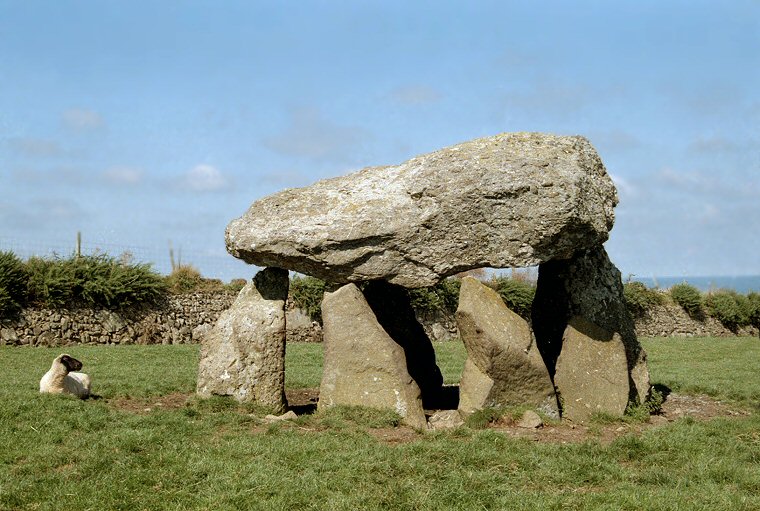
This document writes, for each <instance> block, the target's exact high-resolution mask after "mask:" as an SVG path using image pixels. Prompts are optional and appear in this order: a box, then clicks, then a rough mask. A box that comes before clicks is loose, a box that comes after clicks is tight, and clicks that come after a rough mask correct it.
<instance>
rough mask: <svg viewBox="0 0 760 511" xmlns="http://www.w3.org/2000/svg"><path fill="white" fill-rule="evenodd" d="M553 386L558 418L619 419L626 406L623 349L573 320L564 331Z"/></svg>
mask: <svg viewBox="0 0 760 511" xmlns="http://www.w3.org/2000/svg"><path fill="white" fill-rule="evenodd" d="M554 383H555V384H556V385H557V390H558V391H559V394H560V400H561V402H562V417H564V418H566V419H570V420H572V421H575V422H586V421H587V420H589V419H590V418H591V416H592V415H593V414H595V413H605V414H608V415H613V416H617V417H621V416H622V415H623V413H625V408H626V406H627V405H628V390H629V389H628V362H627V361H626V355H625V346H624V345H623V340H622V339H621V337H620V335H619V334H617V333H612V332H609V331H606V330H604V329H603V328H600V327H599V326H597V325H594V324H593V323H591V322H589V321H587V320H585V319H583V318H581V317H574V318H572V319H571V320H570V323H569V324H568V326H567V329H566V330H565V333H564V335H563V339H562V352H561V353H560V355H559V358H558V359H557V370H556V373H555V375H554Z"/></svg>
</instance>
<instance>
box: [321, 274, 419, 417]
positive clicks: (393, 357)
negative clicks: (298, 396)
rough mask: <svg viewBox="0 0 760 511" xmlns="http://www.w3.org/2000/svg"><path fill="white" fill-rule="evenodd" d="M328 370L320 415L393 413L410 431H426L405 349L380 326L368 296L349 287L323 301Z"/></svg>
mask: <svg viewBox="0 0 760 511" xmlns="http://www.w3.org/2000/svg"><path fill="white" fill-rule="evenodd" d="M322 322H323V333H324V341H323V342H324V365H323V370H322V384H321V386H320V389H319V402H318V404H317V407H318V409H320V410H321V409H325V408H329V407H331V406H335V405H360V406H369V407H373V408H385V409H391V410H395V411H396V412H397V413H398V414H399V415H400V416H401V417H403V419H404V421H405V422H406V423H407V424H409V425H411V426H412V427H416V428H420V429H424V428H426V427H427V422H426V420H425V413H424V411H423V408H422V397H421V392H420V388H419V386H418V385H417V383H416V382H415V381H414V379H413V378H412V377H411V376H410V375H409V371H408V370H407V367H406V356H405V354H404V349H403V348H402V347H401V346H399V345H398V344H397V343H396V342H395V341H394V340H393V339H392V338H391V337H390V336H389V335H388V334H387V333H386V332H385V330H383V328H382V326H380V323H378V321H377V318H376V317H375V314H374V313H373V312H372V309H371V308H370V306H369V305H368V304H367V301H366V300H365V298H364V295H363V294H362V292H361V291H360V290H359V288H358V287H356V286H355V285H354V284H348V285H345V286H343V287H341V288H339V289H338V290H336V291H334V292H332V293H325V297H324V300H322Z"/></svg>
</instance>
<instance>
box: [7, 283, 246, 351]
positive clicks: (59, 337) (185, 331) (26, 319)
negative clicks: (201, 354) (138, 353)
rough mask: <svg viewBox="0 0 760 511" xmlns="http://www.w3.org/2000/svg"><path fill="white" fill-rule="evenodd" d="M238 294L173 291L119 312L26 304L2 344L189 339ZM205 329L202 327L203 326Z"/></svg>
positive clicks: (173, 341)
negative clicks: (156, 302)
mask: <svg viewBox="0 0 760 511" xmlns="http://www.w3.org/2000/svg"><path fill="white" fill-rule="evenodd" d="M235 296H236V295H235V293H189V294H183V295H174V296H170V297H169V298H168V299H167V300H166V302H165V303H164V304H162V305H161V306H159V307H156V308H152V309H148V310H142V311H136V310H133V311H127V312H114V311H109V310H97V309H88V308H81V309H61V310H51V309H41V308H34V307H31V308H27V309H24V310H23V311H22V313H21V315H20V317H19V318H18V319H17V320H14V321H8V320H4V321H3V322H2V324H1V325H0V345H11V346H16V345H18V346H23V345H28V346H70V345H72V344H187V343H193V342H198V339H196V338H194V336H193V331H194V330H196V329H197V328H198V327H201V326H202V325H209V327H210V326H212V325H213V324H214V323H215V322H216V320H217V318H218V317H219V315H220V314H221V313H222V312H223V311H224V310H226V309H228V308H229V307H230V305H232V302H233V301H234V299H235ZM200 330H202V329H200Z"/></svg>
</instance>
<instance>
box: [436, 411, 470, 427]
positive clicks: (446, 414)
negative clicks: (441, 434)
mask: <svg viewBox="0 0 760 511" xmlns="http://www.w3.org/2000/svg"><path fill="white" fill-rule="evenodd" d="M428 423H429V424H430V429H434V430H441V429H456V428H458V427H459V426H461V425H463V424H464V420H463V419H462V416H461V415H460V414H459V411H457V410H439V411H437V412H435V413H434V414H433V415H431V416H430V419H429V420H428Z"/></svg>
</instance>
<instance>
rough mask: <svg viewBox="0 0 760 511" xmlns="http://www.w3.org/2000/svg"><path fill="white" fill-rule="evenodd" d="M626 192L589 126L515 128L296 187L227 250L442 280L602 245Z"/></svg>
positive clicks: (373, 276) (266, 203)
mask: <svg viewBox="0 0 760 511" xmlns="http://www.w3.org/2000/svg"><path fill="white" fill-rule="evenodd" d="M616 204H617V193H616V190H615V187H614V185H613V183H612V180H611V179H610V177H609V176H608V175H607V172H606V170H605V168H604V165H603V164H602V161H601V159H600V158H599V156H598V155H597V153H596V151H595V150H594V148H593V147H592V146H591V144H590V143H589V142H588V140H586V139H585V138H583V137H560V136H554V135H547V134H539V133H511V134H501V135H497V136H493V137H488V138H481V139H477V140H473V141H470V142H465V143H462V144H459V145H456V146H452V147H448V148H445V149H441V150H439V151H436V152H433V153H429V154H425V155H421V156H417V157H415V158H412V159H411V160H409V161H406V162H404V163H402V164H400V165H396V166H388V167H370V168H365V169H363V170H360V171H358V172H356V173H354V174H350V175H348V176H344V177H338V178H333V179H328V180H324V181H320V182H318V183H315V184H313V185H311V186H309V187H306V188H299V189H288V190H284V191H282V192H279V193H276V194H274V195H270V196H268V197H265V198H263V199H261V200H258V201H256V202H254V203H253V204H252V205H251V207H250V209H249V210H248V211H247V212H246V213H245V214H244V215H243V216H242V217H241V218H239V219H236V220H233V221H232V222H231V223H230V224H229V226H228V227H227V232H226V243H227V250H228V251H229V252H230V253H231V254H232V255H234V256H235V257H238V258H240V259H243V260H244V261H246V262H248V263H252V264H256V265H258V266H277V267H282V268H288V269H291V270H296V271H299V272H302V273H306V274H308V275H313V276H315V277H319V278H322V279H324V280H327V281H330V282H335V283H346V282H359V281H367V280H378V279H379V280H385V281H388V282H391V283H394V284H399V285H402V286H404V287H408V288H414V287H423V286H431V285H433V284H435V283H436V282H438V281H439V280H441V279H442V278H444V277H447V276H449V275H454V274H456V273H459V272H462V271H466V270H469V269H474V268H482V267H494V268H504V267H524V266H531V265H536V264H539V263H543V262H545V261H549V260H552V259H567V258H569V257H571V256H572V255H573V254H574V253H575V252H576V251H577V250H579V249H585V248H591V247H594V246H598V245H601V244H602V243H603V242H604V241H605V240H606V239H607V237H608V231H609V230H610V229H611V227H612V224H613V222H614V213H613V209H614V207H615V205H616Z"/></svg>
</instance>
